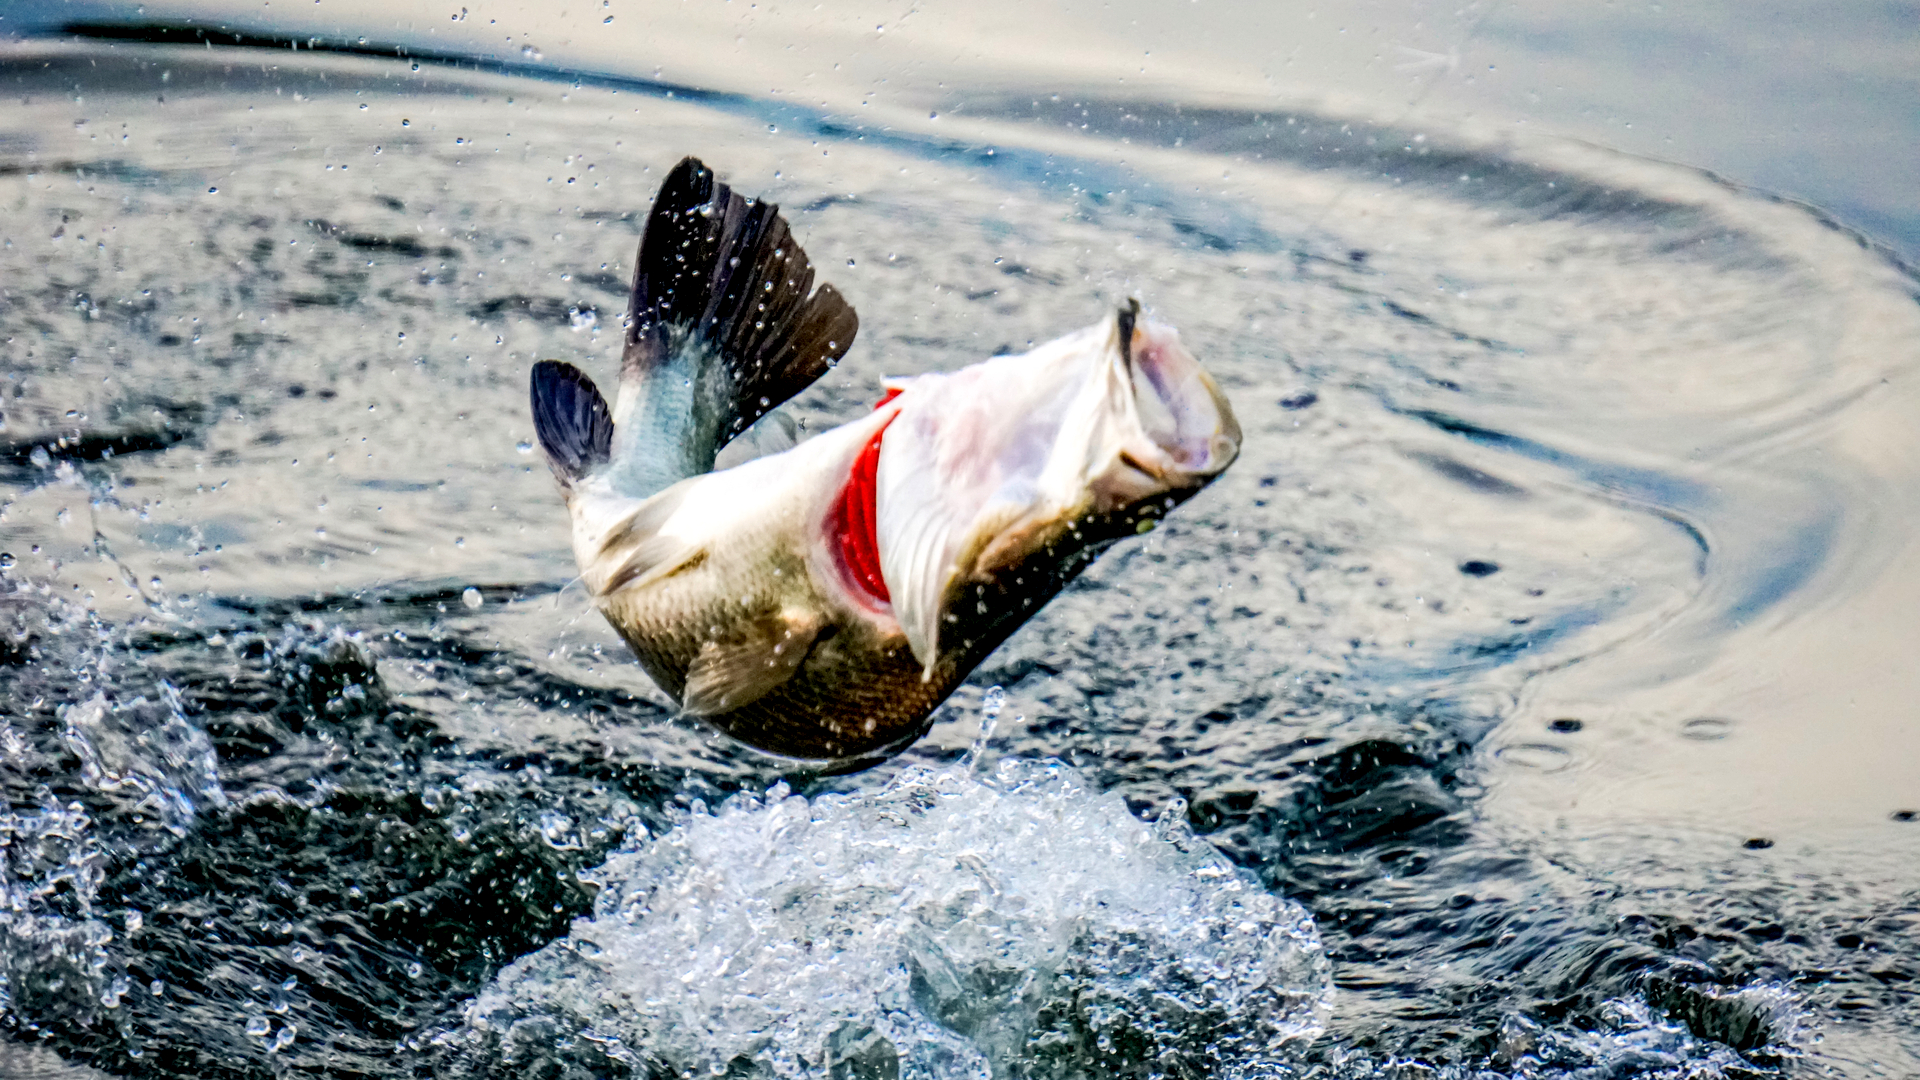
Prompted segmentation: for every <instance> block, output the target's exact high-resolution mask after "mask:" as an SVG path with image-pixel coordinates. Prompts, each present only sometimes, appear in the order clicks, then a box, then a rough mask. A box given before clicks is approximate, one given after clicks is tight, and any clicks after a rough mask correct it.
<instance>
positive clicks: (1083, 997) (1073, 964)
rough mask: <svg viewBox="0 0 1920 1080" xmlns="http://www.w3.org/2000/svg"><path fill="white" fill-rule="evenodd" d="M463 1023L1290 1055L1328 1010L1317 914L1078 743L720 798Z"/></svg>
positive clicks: (977, 1058) (1021, 1051)
mask: <svg viewBox="0 0 1920 1080" xmlns="http://www.w3.org/2000/svg"><path fill="white" fill-rule="evenodd" d="M593 877H594V880H596V881H597V882H598V883H599V884H600V885H601V886H602V892H601V894H600V898H599V900H598V902H597V903H596V905H595V910H594V915H593V917H592V918H587V919H581V920H578V921H577V922H575V924H574V926H573V930H572V933H571V935H570V936H568V937H566V938H564V939H562V940H560V941H557V942H555V943H553V944H551V945H549V946H547V947H546V948H544V949H542V950H540V951H539V952H537V953H534V954H533V955H531V956H528V957H525V958H522V959H521V960H519V961H517V962H515V963H514V964H512V965H510V966H509V967H508V968H507V969H505V970H504V971H503V972H502V973H501V974H500V976H499V977H498V979H497V980H496V981H495V983H494V984H493V985H492V986H491V987H490V988H488V989H487V990H486V991H485V992H484V993H482V994H481V995H480V997H479V998H478V999H477V1000H476V1001H475V1002H474V1003H473V1004H472V1005H471V1007H470V1009H469V1012H468V1018H467V1019H468V1026H467V1028H466V1029H464V1030H462V1031H454V1032H448V1033H446V1034H445V1035H444V1036H443V1041H444V1042H445V1043H447V1044H449V1045H455V1046H462V1047H463V1048H464V1049H463V1052H464V1053H467V1054H470V1055H479V1056H482V1057H493V1056H495V1055H498V1056H499V1057H501V1058H504V1059H505V1060H506V1062H508V1063H511V1064H513V1065H514V1066H516V1067H521V1068H527V1069H532V1068H534V1067H536V1066H537V1065H539V1064H540V1063H541V1062H542V1061H543V1060H544V1059H549V1058H551V1057H552V1056H553V1055H556V1054H558V1055H563V1056H565V1055H571V1056H572V1057H573V1058H574V1059H584V1060H586V1061H590V1062H592V1063H593V1064H594V1066H595V1067H613V1066H612V1065H611V1063H613V1062H621V1063H625V1064H626V1065H627V1066H628V1067H630V1068H636V1069H638V1068H643V1067H650V1068H665V1069H668V1070H671V1071H672V1072H675V1073H681V1074H686V1073H687V1072H688V1071H689V1070H691V1071H692V1072H693V1073H708V1072H710V1073H712V1074H715V1075H718V1074H721V1073H724V1072H726V1071H727V1070H728V1069H729V1068H738V1067H741V1063H742V1061H743V1060H744V1061H745V1062H748V1063H751V1064H752V1065H753V1066H754V1067H756V1068H758V1069H760V1070H764V1071H765V1072H766V1073H768V1074H771V1075H773V1076H780V1077H815V1076H828V1075H836V1076H837V1075H855V1074H857V1075H883V1074H884V1075H898V1076H901V1077H907V1076H913V1077H927V1078H948V1077H953V1078H958V1077H982V1078H984V1077H988V1076H1002V1075H1010V1070H1015V1069H1017V1070H1019V1071H1020V1072H1021V1073H1022V1074H1024V1075H1053V1074H1060V1075H1075V1074H1081V1073H1088V1072H1090V1071H1091V1072H1093V1073H1099V1072H1113V1071H1120V1072H1126V1073H1128V1074H1129V1075H1138V1076H1142V1077H1147V1076H1165V1075H1180V1074H1183V1073H1185V1072H1188V1071H1192V1070H1198V1072H1200V1073H1203V1074H1205V1075H1211V1076H1224V1077H1233V1076H1250V1075H1263V1074H1266V1073H1267V1072H1268V1071H1270V1070H1271V1069H1275V1068H1278V1067H1280V1066H1281V1064H1282V1062H1283V1060H1284V1058H1285V1055H1286V1053H1287V1051H1286V1048H1285V1046H1286V1044H1287V1043H1289V1042H1290V1041H1292V1040H1295V1039H1298V1038H1301V1037H1303V1036H1310V1035H1312V1034H1315V1033H1317V1032H1318V1031H1319V1030H1320V1025H1321V1023H1322V1021H1323V1019H1324V1017H1325V1015H1326V1012H1327V1010H1328V1009H1329V1007H1330V1004H1331V996H1332V985H1331V982H1330V979H1329V965H1328V962H1327V959H1326V957H1325V955H1324V953H1323V951H1322V949H1321V945H1320V940H1319V936H1318V932H1317V930H1316V928H1315V926H1314V923H1313V921H1312V919H1311V918H1310V917H1309V916H1308V915H1307V914H1306V912H1305V911H1304V910H1302V909H1301V908H1300V907H1299V906H1297V905H1295V904H1293V903H1291V902H1289V901H1286V900H1283V899H1281V898H1279V897H1276V896H1274V895H1272V894H1271V893H1269V892H1267V891H1266V890H1265V889H1263V888H1262V887H1261V886H1260V885H1259V883H1258V882H1257V881H1255V880H1254V879H1253V877H1252V876H1251V875H1249V874H1248V873H1246V872H1245V871H1243V870H1241V869H1239V868H1238V867H1236V866H1234V865H1233V864H1232V863H1230V862H1228V861H1227V860H1226V859H1225V858H1224V857H1222V856H1221V855H1220V854H1219V853H1218V852H1217V851H1215V850H1214V849H1213V848H1212V847H1211V846H1210V845H1208V844H1206V843H1205V842H1204V841H1201V840H1199V839H1197V838H1196V837H1194V836H1193V835H1192V834H1191V833H1190V832H1188V831H1187V829H1186V827H1185V825H1184V823H1180V822H1177V821H1174V820H1171V819H1170V818H1169V819H1168V820H1164V821H1163V822H1162V823H1161V824H1159V825H1157V826H1149V825H1147V824H1144V823H1142V822H1141V821H1139V820H1138V819H1136V818H1135V817H1133V815H1132V814H1130V813H1129V812H1128V810H1127V807H1126V803H1125V802H1124V801H1123V800H1122V799H1121V798H1120V796H1119V795H1117V794H1113V793H1106V794H1099V793H1096V792H1094V791H1092V790H1091V789H1089V788H1088V787H1087V786H1086V784H1085V783H1084V782H1083V781H1082V779H1081V778H1080V777H1079V776H1078V775H1077V774H1076V773H1074V771H1073V770H1072V769H1070V768H1068V767H1067V766H1065V765H1064V764H1062V763H1060V762H1058V761H1031V760H1024V759H1007V760H1003V761H1001V762H1000V763H999V764H998V766H997V767H996V768H995V769H994V770H993V771H992V773H991V774H990V775H984V776H981V775H975V774H974V773H973V771H972V769H971V766H970V765H960V766H955V767H949V768H945V769H934V768H930V767H926V766H910V767H908V768H906V769H904V770H903V771H902V772H901V773H900V775H899V776H898V777H897V778H896V779H894V780H893V781H892V782H891V783H890V784H888V785H887V787H886V788H885V789H883V790H881V791H879V792H875V793H862V794H827V795H819V796H816V797H815V798H813V799H812V800H808V799H806V798H803V797H801V796H798V795H793V794H790V793H789V792H788V791H787V790H786V788H785V787H784V785H780V786H776V787H775V788H773V789H772V790H771V791H769V792H768V793H767V794H766V796H765V797H764V798H760V797H754V796H751V795H743V796H735V797H734V798H731V799H729V800H727V801H726V802H725V803H723V804H721V805H720V807H719V808H718V809H717V810H714V811H711V812H709V811H707V810H706V809H705V808H704V807H701V806H698V805H696V806H695V808H694V810H693V811H692V812H690V813H685V812H683V813H681V814H680V815H678V817H677V820H676V821H674V823H673V824H672V825H671V826H670V827H669V828H668V829H667V830H666V831H665V832H664V833H663V834H662V835H660V836H659V837H657V838H650V839H644V840H642V841H641V842H639V843H638V844H637V845H634V846H632V847H630V848H629V849H628V850H626V851H624V852H622V853H620V854H618V855H616V856H615V857H613V858H612V859H610V860H608V861H607V863H606V864H605V865H603V866H602V867H600V868H599V869H598V870H596V871H594V872H593Z"/></svg>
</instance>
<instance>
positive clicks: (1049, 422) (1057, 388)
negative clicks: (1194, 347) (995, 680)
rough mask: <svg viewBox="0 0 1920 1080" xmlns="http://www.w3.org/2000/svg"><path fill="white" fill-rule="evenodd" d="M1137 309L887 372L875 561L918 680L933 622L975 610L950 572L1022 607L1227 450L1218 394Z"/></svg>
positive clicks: (934, 641)
mask: <svg viewBox="0 0 1920 1080" xmlns="http://www.w3.org/2000/svg"><path fill="white" fill-rule="evenodd" d="M1137 315H1138V308H1137V306H1136V307H1134V308H1133V309H1131V310H1123V311H1122V312H1121V313H1120V315H1119V316H1118V317H1116V318H1114V319H1109V320H1106V321H1103V322H1101V323H1098V324H1095V325H1094V326H1091V327H1088V328H1086V329H1084V330H1080V331H1077V332H1075V333H1072V334H1068V335H1066V336H1064V337H1062V338H1059V339H1057V340H1055V341H1052V342H1049V343H1047V344H1045V345H1042V346H1040V347H1039V348H1037V349H1034V350H1033V351H1031V352H1029V353H1025V354H1022V355H1018V356H1002V357H995V358H993V359H991V360H988V361H986V362H984V363H981V364H976V365H974V366H973V367H970V368H966V369H963V370H962V371H959V372H954V373H952V374H947V375H924V376H921V377H919V378H917V379H913V380H911V381H908V382H906V383H904V384H896V385H903V386H904V388H903V390H902V392H901V393H900V395H899V396H898V398H896V399H895V400H894V401H893V402H892V403H891V404H893V406H894V407H896V408H898V410H899V415H898V419H897V420H896V421H895V422H894V423H893V425H892V426H891V427H890V428H889V429H888V432H887V435H886V439H885V442H884V444H883V447H882V450H881V454H880V462H879V470H878V476H877V488H878V506H877V522H878V533H879V543H880V554H881V567H882V571H883V573H884V576H885V579H886V584H887V588H888V590H889V592H890V594H891V596H892V607H893V612H892V614H893V617H894V618H895V620H896V621H897V622H898V624H899V626H900V627H901V630H902V632H903V633H904V634H905V635H906V638H907V642H908V645H909V647H910V648H911V649H912V652H913V656H914V658H915V659H916V660H917V661H919V663H920V664H921V665H922V668H923V678H927V679H931V678H932V676H933V673H934V671H935V669H936V667H938V665H939V659H940V656H941V654H942V653H943V652H944V651H946V648H947V646H948V645H949V644H950V643H949V642H948V641H946V640H944V639H945V636H946V630H947V629H948V628H952V627H958V626H961V625H965V624H969V623H975V622H977V620H976V619H974V618H972V616H974V615H979V614H984V613H983V612H978V611H973V612H966V613H961V612H958V611H956V606H957V605H959V604H960V603H961V601H962V598H961V590H962V589H963V587H964V586H966V585H967V584H969V583H972V584H975V585H979V586H981V589H980V590H979V593H980V598H979V599H978V600H977V601H976V604H975V607H976V608H985V607H987V606H988V605H987V603H986V599H985V598H986V597H987V595H988V590H987V589H986V588H985V586H986V585H988V584H989V583H994V585H995V591H996V593H1005V594H1006V596H1007V598H1009V599H1017V600H1018V610H1010V611H1007V612H1004V613H1002V615H1003V616H1004V617H1012V616H1014V615H1017V614H1021V613H1022V612H1025V613H1030V612H1031V611H1032V610H1034V609H1035V605H1036V604H1037V603H1038V602H1044V601H1045V600H1046V599H1047V598H1048V597H1051V596H1052V595H1053V593H1054V592H1056V591H1058V589H1059V588H1060V587H1061V586H1063V585H1065V583H1066V582H1067V581H1069V580H1071V578H1072V576H1073V575H1074V574H1076V573H1078V572H1079V569H1080V568H1083V567H1084V566H1085V565H1086V563H1087V562H1089V561H1091V557H1092V555H1093V554H1097V553H1098V550H1100V549H1101V548H1103V547H1104V546H1105V545H1106V544H1109V543H1111V542H1112V541H1113V540H1117V539H1119V538H1121V537H1122V536H1125V535H1131V534H1132V533H1133V532H1136V531H1146V529H1148V528H1151V527H1152V519H1155V518H1158V517H1159V516H1161V515H1164V514H1165V513H1166V512H1167V511H1168V510H1170V509H1171V508H1172V507H1174V506H1176V505H1178V504H1179V503H1180V502H1182V501H1184V500H1185V499H1187V498H1188V497H1190V496H1192V495H1193V494H1194V493H1195V492H1197V491H1199V490H1200V489H1201V488H1202V487H1205V486H1206V484H1207V483H1209V482H1210V481H1211V480H1212V479H1213V478H1214V477H1215V476H1217V475H1219V474H1220V472H1221V471H1222V470H1224V469H1226V467H1227V466H1228V465H1230V464H1231V463H1232V462H1233V459H1234V458H1235V457H1236V456H1237V455H1238V453H1239V447H1240V437H1241V433H1240V428H1239V425H1238V423H1237V421H1236V420H1235V419H1234V416H1233V409H1232V407H1231V406H1230V405H1229V404H1228V403H1227V400H1226V397H1225V395H1224V394H1222V393H1221V392H1220V389H1219V387H1218V386H1217V385H1216V384H1215V383H1214V382H1213V379H1212V378H1211V377H1210V376H1209V375H1208V374H1207V372H1206V370H1205V369H1204V368H1203V367H1201V366H1200V364H1199V362H1198V361H1197V360H1195V359H1194V358H1193V356H1192V355H1191V354H1190V353H1188V352H1187V351H1186V349H1185V348H1184V347H1183V346H1182V345H1181V344H1180V341H1179V336H1178V334H1177V333H1176V332H1175V331H1174V330H1173V329H1172V328H1171V327H1167V326H1163V325H1158V324H1153V323H1147V322H1144V321H1141V320H1139V319H1138V318H1137ZM1028 578H1031V583H1029V582H1027V580H1026V579H1028ZM1006 579H1012V580H1013V582H1014V584H1017V585H1020V586H1022V587H1023V588H1026V589H1027V590H1028V593H1027V594H1026V595H1021V589H1018V588H1016V589H1008V588H1007V587H1006ZM985 636H992V635H991V634H987V635H985Z"/></svg>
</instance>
